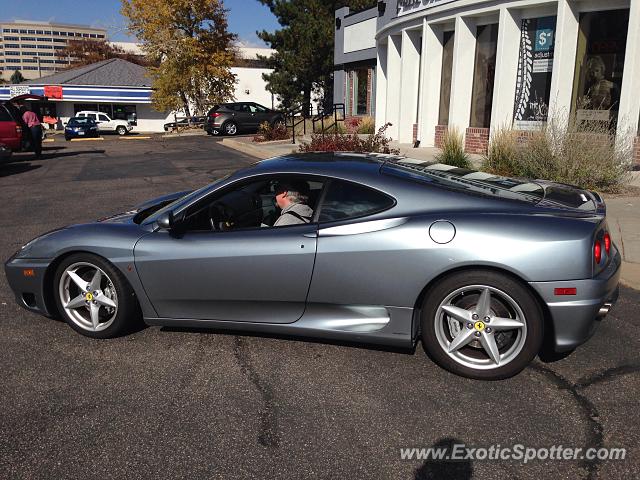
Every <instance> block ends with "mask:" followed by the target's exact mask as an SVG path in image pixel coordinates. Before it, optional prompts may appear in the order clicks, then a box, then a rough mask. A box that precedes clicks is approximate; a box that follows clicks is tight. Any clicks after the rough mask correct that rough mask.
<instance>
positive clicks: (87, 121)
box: [68, 117, 95, 126]
mask: <svg viewBox="0 0 640 480" xmlns="http://www.w3.org/2000/svg"><path fill="white" fill-rule="evenodd" d="M94 123H95V122H94V121H93V120H92V119H91V118H85V117H80V118H78V117H76V118H72V119H71V120H69V123H68V125H72V126H73V125H76V126H78V125H93V124H94Z"/></svg>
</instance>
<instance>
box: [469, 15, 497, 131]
mask: <svg viewBox="0 0 640 480" xmlns="http://www.w3.org/2000/svg"><path fill="white" fill-rule="evenodd" d="M476 38H477V42H476V59H475V67H474V74H473V95H472V99H471V122H470V126H471V127H476V128H488V127H489V125H490V123H491V105H492V103H493V81H494V79H495V73H496V55H497V49H498V24H492V25H482V26H480V27H478V33H477V35H476Z"/></svg>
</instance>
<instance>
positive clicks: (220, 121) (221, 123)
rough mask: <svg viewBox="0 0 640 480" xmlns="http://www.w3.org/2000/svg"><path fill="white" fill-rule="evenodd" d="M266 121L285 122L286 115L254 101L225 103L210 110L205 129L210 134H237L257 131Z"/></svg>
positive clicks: (270, 122) (273, 123) (271, 122)
mask: <svg viewBox="0 0 640 480" xmlns="http://www.w3.org/2000/svg"><path fill="white" fill-rule="evenodd" d="M264 122H267V123H269V125H271V126H275V125H276V124H278V123H284V115H283V114H282V112H278V111H275V110H271V109H270V108H267V107H264V106H262V105H260V104H258V103H253V102H237V103H223V104H220V105H216V106H215V107H213V108H212V109H211V110H209V113H207V123H206V124H205V126H204V129H205V130H206V131H207V133H208V134H209V135H219V134H220V133H222V134H224V135H236V134H238V133H240V132H241V131H242V132H247V133H248V132H256V131H258V127H259V126H260V124H261V123H264Z"/></svg>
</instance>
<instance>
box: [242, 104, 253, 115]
mask: <svg viewBox="0 0 640 480" xmlns="http://www.w3.org/2000/svg"><path fill="white" fill-rule="evenodd" d="M240 111H241V112H246V113H248V112H251V111H252V110H251V109H250V108H249V105H247V104H246V103H243V104H242V105H240Z"/></svg>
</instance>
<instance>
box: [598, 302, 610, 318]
mask: <svg viewBox="0 0 640 480" xmlns="http://www.w3.org/2000/svg"><path fill="white" fill-rule="evenodd" d="M611 307H613V304H612V303H605V304H604V305H602V306H601V307H600V310H598V318H604V317H606V316H607V315H608V314H609V310H611Z"/></svg>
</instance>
